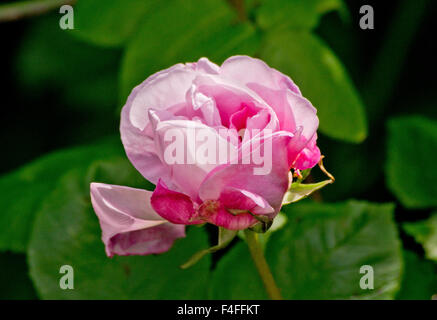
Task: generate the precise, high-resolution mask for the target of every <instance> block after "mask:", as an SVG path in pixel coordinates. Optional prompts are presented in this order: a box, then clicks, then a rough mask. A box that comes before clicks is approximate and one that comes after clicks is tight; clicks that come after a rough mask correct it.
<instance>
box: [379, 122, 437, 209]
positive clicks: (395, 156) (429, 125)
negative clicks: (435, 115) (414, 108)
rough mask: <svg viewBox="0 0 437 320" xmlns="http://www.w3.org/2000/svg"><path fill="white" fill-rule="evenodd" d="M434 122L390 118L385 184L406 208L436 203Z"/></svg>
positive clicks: (436, 132)
mask: <svg viewBox="0 0 437 320" xmlns="http://www.w3.org/2000/svg"><path fill="white" fill-rule="evenodd" d="M436 159H437V122H436V121H433V120H429V119H426V118H422V117H418V116H417V117H408V118H407V117H405V118H397V119H392V120H391V121H389V124H388V152H387V164H386V173H387V185H388V187H389V189H390V190H391V191H392V192H393V193H394V194H395V196H396V197H397V198H398V199H399V201H400V202H401V203H402V204H403V205H404V206H405V207H407V208H429V207H436V206H437V196H436V195H437V183H436V182H437V168H436Z"/></svg>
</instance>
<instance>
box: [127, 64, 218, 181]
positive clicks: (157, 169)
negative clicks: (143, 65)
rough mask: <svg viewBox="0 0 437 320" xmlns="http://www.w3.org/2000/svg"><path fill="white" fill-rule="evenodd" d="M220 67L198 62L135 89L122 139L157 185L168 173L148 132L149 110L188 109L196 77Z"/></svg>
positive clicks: (166, 72)
mask: <svg viewBox="0 0 437 320" xmlns="http://www.w3.org/2000/svg"><path fill="white" fill-rule="evenodd" d="M217 68H218V67H217V66H216V65H215V64H213V63H212V62H210V61H208V60H207V59H205V58H203V59H200V60H199V62H198V63H191V64H187V65H183V64H177V65H174V66H172V67H171V68H168V69H166V70H163V71H160V72H157V73H155V74H153V75H152V76H150V77H149V78H147V79H146V80H145V81H144V82H143V83H141V84H140V85H138V86H137V87H135V88H134V89H133V90H132V92H131V94H130V95H129V97H128V99H127V102H126V104H125V106H124V107H123V110H122V113H121V123H120V133H121V140H122V142H123V145H124V148H125V150H126V154H127V156H128V158H129V159H130V161H131V162H132V164H133V165H134V166H135V168H137V170H138V171H139V172H140V173H141V174H142V175H143V176H144V177H145V178H146V179H148V180H149V181H151V182H153V183H156V182H157V181H158V178H160V177H163V176H165V175H167V174H168V172H167V171H166V168H165V167H163V166H162V164H161V162H160V161H159V158H158V157H157V156H156V152H155V148H154V143H153V140H152V137H151V136H150V130H147V127H148V124H149V117H148V111H149V109H150V108H154V109H157V110H171V112H172V113H173V114H174V113H177V112H178V111H181V110H185V104H186V98H185V97H186V92H187V91H188V89H189V88H190V87H191V85H192V82H193V80H194V78H195V77H196V76H197V75H199V74H209V73H214V69H217Z"/></svg>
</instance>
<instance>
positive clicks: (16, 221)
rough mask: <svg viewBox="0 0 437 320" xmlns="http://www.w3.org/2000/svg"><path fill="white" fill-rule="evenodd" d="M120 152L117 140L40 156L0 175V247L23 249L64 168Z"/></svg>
mask: <svg viewBox="0 0 437 320" xmlns="http://www.w3.org/2000/svg"><path fill="white" fill-rule="evenodd" d="M119 154H123V151H122V147H121V143H120V142H119V141H118V139H107V140H104V141H101V142H98V143H94V144H92V145H88V146H81V147H74V148H71V149H65V150H60V151H56V152H53V153H51V154H48V155H46V156H43V157H41V158H39V159H37V160H35V161H33V162H32V163H30V164H28V165H25V166H24V167H22V168H20V169H18V170H16V171H14V172H12V173H9V174H7V175H5V176H2V177H1V178H0V206H1V208H2V214H0V250H13V251H18V252H23V251H25V249H26V246H27V243H28V239H29V235H30V231H31V226H32V223H33V220H34V216H35V212H36V211H37V209H38V208H39V206H40V204H41V202H42V201H43V200H44V198H45V197H46V196H47V195H48V194H49V193H50V192H51V191H52V190H53V189H54V187H55V186H56V183H57V180H58V179H59V177H61V176H62V175H63V174H65V173H66V172H67V171H68V170H70V169H72V168H78V169H79V170H82V171H84V172H85V171H86V170H87V168H88V166H89V165H90V164H91V162H93V161H95V160H96V159H104V158H106V157H108V156H112V155H119Z"/></svg>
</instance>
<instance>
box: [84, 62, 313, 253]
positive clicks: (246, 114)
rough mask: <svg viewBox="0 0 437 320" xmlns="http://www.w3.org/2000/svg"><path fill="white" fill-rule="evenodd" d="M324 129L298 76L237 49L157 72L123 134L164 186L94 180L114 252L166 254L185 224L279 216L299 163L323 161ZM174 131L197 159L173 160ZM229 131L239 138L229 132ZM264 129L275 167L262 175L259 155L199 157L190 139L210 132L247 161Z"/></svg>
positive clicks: (144, 170) (128, 108) (124, 117)
mask: <svg viewBox="0 0 437 320" xmlns="http://www.w3.org/2000/svg"><path fill="white" fill-rule="evenodd" d="M317 127H318V118H317V115H316V109H315V108H314V107H313V106H312V105H311V103H310V102H309V101H308V100H307V99H305V98H304V97H303V96H302V94H301V92H300V91H299V88H298V87H297V86H296V85H295V84H294V82H293V81H292V80H291V79H290V78H289V77H287V76H286V75H284V74H282V73H280V72H279V71H277V70H275V69H273V68H270V67H269V66H268V65H267V64H265V63H264V62H263V61H261V60H258V59H254V58H250V57H247V56H234V57H230V58H229V59H227V60H226V61H225V62H224V63H223V64H222V65H221V66H217V65H216V64H214V63H212V62H210V61H209V60H208V59H206V58H201V59H200V60H199V61H198V62H195V63H187V64H177V65H174V66H172V67H170V68H168V69H166V70H163V71H160V72H157V73H155V74H153V75H152V76H150V77H149V78H147V79H146V80H145V81H144V82H143V83H141V84H140V85H138V86H137V87H135V88H134V89H133V91H132V92H131V94H130V96H129V98H128V99H127V102H126V104H125V106H124V107H123V110H122V113H121V125H120V132H121V140H122V142H123V145H124V148H125V151H126V154H127V156H128V158H129V160H130V161H131V162H132V164H133V165H134V167H135V168H136V169H137V170H138V171H139V172H140V173H141V174H142V175H143V176H144V177H145V178H146V179H147V180H149V181H151V182H152V183H154V184H155V185H156V189H155V190H154V191H153V192H152V191H147V190H141V189H134V188H129V187H126V186H116V185H107V184H101V183H92V184H91V199H92V204H93V207H94V210H95V212H96V214H97V216H98V218H99V221H100V226H101V228H102V240H103V242H104V243H105V246H106V253H107V255H108V256H113V255H114V254H118V255H132V254H139V255H145V254H152V253H162V252H164V251H167V250H168V249H169V248H170V247H171V246H172V244H173V242H174V241H175V240H176V239H178V238H181V237H184V236H185V225H191V224H202V223H206V222H208V223H212V224H214V225H217V226H219V227H224V228H227V229H231V230H242V229H246V228H249V227H253V226H254V225H255V224H257V223H259V220H260V218H263V219H264V220H269V221H271V220H272V219H273V218H274V217H275V216H276V215H277V213H278V212H279V210H280V208H281V204H282V199H283V197H284V194H285V192H286V191H287V189H288V187H289V185H290V183H291V181H292V176H291V174H290V169H295V170H296V169H297V170H304V169H307V168H311V167H313V166H314V165H315V164H316V163H317V162H318V161H319V159H320V151H319V149H318V147H317V146H316V139H317V134H316V131H317ZM193 128H194V129H193ZM174 129H177V130H178V132H180V133H181V134H182V135H183V136H184V139H185V141H186V142H187V144H186V145H183V150H184V151H185V153H186V154H185V155H184V156H185V157H186V158H187V159H188V158H190V159H191V160H193V159H194V161H186V163H168V161H166V160H165V159H164V158H165V157H164V153H165V150H166V148H167V147H168V146H169V143H171V141H168V137H166V134H165V133H166V132H167V131H168V130H174ZM223 129H227V130H228V131H229V134H230V135H231V136H232V135H234V138H235V139H226V137H223V136H221V133H220V132H223ZM257 129H258V130H267V129H268V131H269V132H271V134H269V135H264V136H262V137H261V138H258V142H259V143H258V145H260V146H262V145H263V144H265V143H267V142H268V143H270V144H271V146H272V150H273V156H272V157H271V161H272V166H271V170H270V171H269V172H268V173H267V174H261V175H257V174H254V168H255V167H256V165H255V164H254V163H251V162H249V163H242V161H238V162H230V161H225V162H223V161H221V162H220V161H217V162H216V163H215V164H214V163H203V162H202V163H199V162H198V161H197V162H196V157H195V155H193V153H194V152H195V151H193V150H191V149H190V148H189V147H188V146H190V142H192V143H194V145H195V144H196V143H198V141H197V140H196V141H190V139H193V136H192V135H191V134H190V133H189V131H190V130H203V131H205V132H208V134H209V136H211V135H212V136H214V137H215V141H213V142H214V146H218V145H223V144H225V145H227V146H228V147H229V149H233V150H237V154H238V155H239V157H240V160H241V157H244V156H248V155H249V156H250V155H251V152H255V151H254V150H253V149H254V148H253V147H252V148H247V146H248V145H250V142H251V139H254V136H251V135H249V134H247V133H248V132H251V131H254V130H257ZM208 143H211V142H210V141H209V142H208ZM242 151H244V152H242ZM258 151H259V150H258ZM264 156H268V155H264Z"/></svg>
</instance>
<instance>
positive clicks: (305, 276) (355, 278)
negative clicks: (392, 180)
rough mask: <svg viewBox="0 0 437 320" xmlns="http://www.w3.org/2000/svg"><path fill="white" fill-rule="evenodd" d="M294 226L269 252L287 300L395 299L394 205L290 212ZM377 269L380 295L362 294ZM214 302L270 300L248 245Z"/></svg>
mask: <svg viewBox="0 0 437 320" xmlns="http://www.w3.org/2000/svg"><path fill="white" fill-rule="evenodd" d="M283 210H286V211H287V213H288V222H287V224H286V225H285V226H283V227H282V228H280V229H279V230H278V231H276V232H274V233H272V235H271V236H270V239H269V240H268V242H267V246H266V249H265V254H266V259H267V262H268V264H269V266H270V268H271V270H272V273H273V277H274V278H275V280H276V283H277V285H278V286H279V288H280V289H281V293H282V295H283V297H284V298H285V299H392V298H393V297H394V294H395V293H396V291H397V290H398V289H399V285H400V281H401V280H400V278H401V265H402V259H401V249H400V241H399V239H398V235H397V230H396V226H395V224H394V222H393V205H391V204H382V205H377V204H371V203H367V202H357V201H349V202H345V203H338V204H316V203H306V204H303V203H300V204H295V205H290V206H287V207H284V208H283ZM363 265H370V266H372V267H373V269H374V277H375V279H374V289H373V290H362V289H361V288H360V278H361V277H362V276H363V274H360V268H361V266H363ZM211 297H212V298H213V299H265V298H266V294H265V290H264V288H263V285H262V282H261V280H260V279H259V276H258V273H257V271H256V269H255V266H254V265H253V263H252V261H251V258H250V254H249V251H248V250H247V248H246V246H245V245H244V244H243V243H241V244H240V243H239V244H238V245H237V246H236V247H235V248H232V250H231V251H230V252H229V253H228V254H227V255H226V256H224V257H223V258H222V259H221V260H220V261H219V262H218V264H217V268H216V269H215V270H214V272H213V277H212V289H211Z"/></svg>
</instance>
